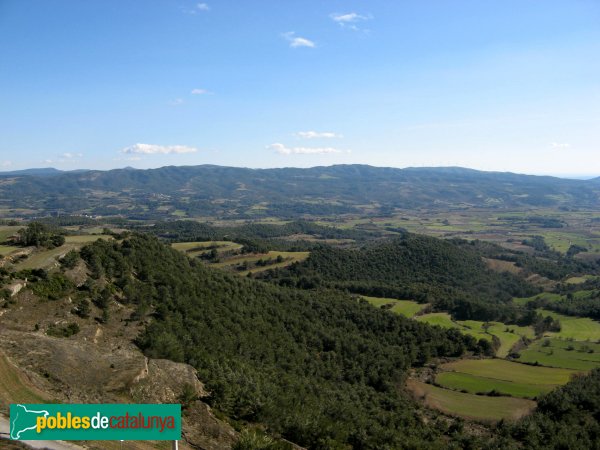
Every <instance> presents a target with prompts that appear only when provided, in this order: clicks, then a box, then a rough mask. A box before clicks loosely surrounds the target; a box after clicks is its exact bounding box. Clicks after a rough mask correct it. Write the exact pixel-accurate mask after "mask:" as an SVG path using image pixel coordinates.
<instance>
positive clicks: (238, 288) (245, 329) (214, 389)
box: [81, 235, 481, 449]
mask: <svg viewBox="0 0 600 450" xmlns="http://www.w3.org/2000/svg"><path fill="white" fill-rule="evenodd" d="M81 255H82V257H83V259H84V260H85V261H86V263H87V264H88V266H89V267H90V269H91V271H92V276H93V277H94V279H96V280H101V279H104V280H110V281H111V283H112V285H113V286H114V287H115V288H116V289H117V292H118V295H119V296H121V295H122V296H123V298H122V301H125V302H128V303H133V304H134V305H136V307H137V310H136V313H135V314H136V315H137V316H138V317H145V315H146V314H148V313H151V312H152V320H151V322H150V324H149V326H148V327H147V329H146V332H145V333H144V334H143V335H142V336H140V338H139V345H140V347H141V348H142V349H143V350H144V351H145V352H146V354H147V355H148V356H151V357H158V358H169V359H172V360H175V361H186V362H188V363H190V364H192V365H194V366H195V367H197V368H198V370H199V373H200V376H201V379H202V380H203V381H205V382H206V383H207V387H208V389H209V391H210V392H211V397H210V399H209V401H210V403H211V404H212V405H213V406H214V407H215V408H216V409H217V410H219V411H221V412H222V413H224V414H227V415H228V416H229V417H231V418H233V419H235V420H245V421H258V422H262V423H265V424H267V425H268V426H269V429H270V430H271V431H272V432H276V433H280V434H281V435H282V436H284V437H286V438H288V439H290V440H292V441H294V442H298V443H300V444H302V445H307V446H309V447H311V448H323V449H325V448H338V447H339V448H342V447H340V446H342V445H343V444H351V445H352V446H353V447H355V448H373V449H375V448H393V447H401V446H410V445H409V444H410V443H414V445H416V446H421V447H423V448H429V447H430V446H434V447H435V446H436V445H438V444H439V442H438V439H439V438H440V433H439V432H436V431H435V429H433V428H432V429H429V428H428V427H422V426H420V425H419V422H418V419H417V418H416V416H415V409H414V408H415V406H414V405H413V404H412V403H411V401H409V400H408V399H407V398H405V397H404V396H402V395H401V393H400V391H399V389H398V388H399V386H400V385H401V384H402V380H403V378H404V377H405V375H406V370H407V369H408V368H409V367H410V366H414V365H421V364H423V363H425V362H426V361H428V360H429V359H430V358H431V357H435V356H443V355H447V356H457V355H460V354H462V353H463V352H464V351H467V350H469V351H474V352H478V351H481V349H480V348H479V347H478V343H477V342H475V340H474V339H473V338H470V337H466V336H461V335H460V334H459V333H458V332H456V331H452V330H442V329H438V328H433V327H430V326H427V325H424V324H420V323H418V322H415V321H411V320H408V319H405V318H403V317H400V316H397V315H393V314H390V313H387V312H385V311H381V310H378V309H376V308H373V307H371V306H370V305H368V304H366V303H364V302H360V301H357V300H356V299H355V298H353V297H351V296H349V295H346V294H343V293H341V292H338V291H333V290H327V289H322V290H316V291H314V292H310V293H308V292H303V291H300V290H294V289H290V288H285V287H280V286H274V285H270V284H267V283H263V282H260V281H255V280H247V279H240V278H236V277H234V276H230V275H228V274H225V273H222V272H219V271H216V270H211V269H209V268H205V267H203V265H202V264H201V263H199V262H198V263H196V262H195V261H193V260H189V259H188V258H186V257H185V256H182V255H181V254H179V253H178V252H176V251H174V250H171V249H169V248H167V247H166V246H164V245H163V244H161V243H160V242H159V241H158V240H156V239H154V238H151V237H147V236H139V235H136V236H133V237H131V238H130V239H127V240H125V241H123V242H122V243H116V242H106V241H97V242H95V243H93V244H91V245H89V246H87V247H85V248H84V249H83V250H82V252H81ZM134 274H135V275H134ZM436 442H438V444H436ZM425 443H427V444H425Z"/></svg>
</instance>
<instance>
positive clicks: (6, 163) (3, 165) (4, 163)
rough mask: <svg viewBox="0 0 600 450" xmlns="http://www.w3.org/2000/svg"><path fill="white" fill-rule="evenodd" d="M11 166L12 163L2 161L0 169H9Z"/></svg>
mask: <svg viewBox="0 0 600 450" xmlns="http://www.w3.org/2000/svg"><path fill="white" fill-rule="evenodd" d="M10 166H12V161H2V162H1V163H0V167H10Z"/></svg>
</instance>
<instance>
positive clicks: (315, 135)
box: [295, 131, 343, 139]
mask: <svg viewBox="0 0 600 450" xmlns="http://www.w3.org/2000/svg"><path fill="white" fill-rule="evenodd" d="M295 136H296V137H299V138H302V139H319V138H323V139H332V138H341V137H343V136H342V135H341V134H337V133H333V132H331V131H321V132H319V131H298V132H297V133H296V134H295Z"/></svg>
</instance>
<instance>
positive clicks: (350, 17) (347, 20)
mask: <svg viewBox="0 0 600 450" xmlns="http://www.w3.org/2000/svg"><path fill="white" fill-rule="evenodd" d="M329 17H331V20H333V21H334V22H335V23H337V24H339V25H340V26H341V27H342V28H350V29H351V30H354V31H360V30H361V28H359V27H358V25H357V24H358V23H360V22H365V21H367V20H371V19H372V18H373V16H371V15H370V14H369V15H368V16H363V15H361V14H358V13H355V12H350V13H345V14H339V13H333V14H330V15H329Z"/></svg>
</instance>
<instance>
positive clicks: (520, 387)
mask: <svg viewBox="0 0 600 450" xmlns="http://www.w3.org/2000/svg"><path fill="white" fill-rule="evenodd" d="M435 382H436V383H437V384H439V385H440V386H442V387H445V388H447V389H453V390H455V391H467V392H469V393H471V394H489V393H492V392H496V393H498V394H502V395H509V396H511V397H520V398H531V399H533V398H536V397H537V396H538V395H540V394H545V393H546V392H550V391H551V390H552V389H553V388H554V386H553V385H540V384H529V383H513V382H512V381H505V380H500V379H491V378H487V377H478V376H476V375H470V374H468V373H461V372H442V373H440V374H439V375H437V376H436V377H435Z"/></svg>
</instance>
